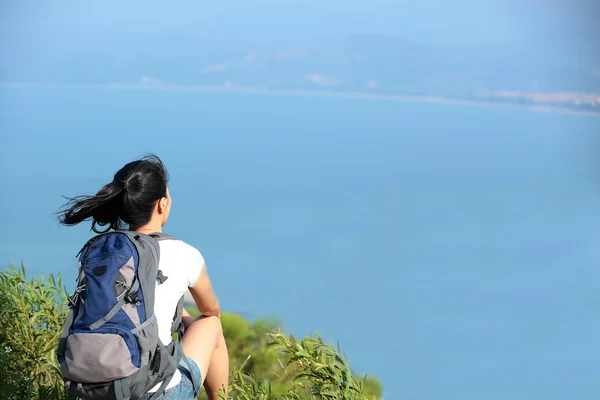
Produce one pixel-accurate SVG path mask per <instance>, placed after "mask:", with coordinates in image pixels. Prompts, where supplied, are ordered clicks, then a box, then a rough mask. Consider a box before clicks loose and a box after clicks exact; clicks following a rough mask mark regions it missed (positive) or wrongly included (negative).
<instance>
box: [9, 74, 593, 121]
mask: <svg viewBox="0 0 600 400" xmlns="http://www.w3.org/2000/svg"><path fill="white" fill-rule="evenodd" d="M8 88H48V89H51V88H81V89H84V88H89V89H104V90H106V89H108V90H164V91H181V92H202V93H247V94H271V95H284V96H308V97H335V98H345V99H362V100H381V101H398V102H414V103H440V104H456V105H466V106H478V107H492V108H513V109H522V110H530V111H538V112H549V113H560V114H573V115H585V116H592V117H600V95H598V96H597V97H596V95H590V94H578V93H518V92H499V93H497V94H496V96H497V97H495V98H493V99H492V98H486V97H480V98H477V97H475V98H470V99H464V98H453V97H445V96H436V95H408V94H400V93H398V94H394V93H390V94H385V93H369V92H350V91H341V90H316V89H271V88H269V87H266V86H236V85H231V84H227V83H226V84H224V85H181V84H168V83H163V82H160V81H159V82H152V83H145V82H143V83H120V82H115V83H63V82H0V89H8ZM498 96H499V97H498ZM566 96H572V97H576V96H580V97H582V98H585V99H590V98H591V99H592V101H593V103H592V105H593V106H594V108H596V104H598V107H597V110H590V109H578V108H576V107H570V106H561V105H556V104H547V103H548V102H549V101H548V100H544V99H550V100H552V99H561V97H566ZM523 99H527V100H528V102H527V103H522V101H523ZM539 99H542V101H540V100H539ZM596 99H597V100H596ZM559 101H560V100H559ZM596 101H597V103H596Z"/></svg>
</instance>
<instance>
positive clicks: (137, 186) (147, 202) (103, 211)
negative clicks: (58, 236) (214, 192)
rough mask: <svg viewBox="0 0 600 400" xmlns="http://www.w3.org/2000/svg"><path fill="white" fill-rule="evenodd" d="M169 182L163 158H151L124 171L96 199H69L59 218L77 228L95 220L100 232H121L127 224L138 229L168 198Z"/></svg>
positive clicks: (78, 197) (132, 164)
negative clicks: (86, 221) (162, 200)
mask: <svg viewBox="0 0 600 400" xmlns="http://www.w3.org/2000/svg"><path fill="white" fill-rule="evenodd" d="M168 181H169V176H168V173H167V170H166V168H165V166H164V165H163V163H162V161H161V160H160V158H158V157H157V156H155V155H153V154H151V155H148V156H146V157H143V158H141V159H139V160H137V161H132V162H130V163H128V164H127V165H125V166H124V167H123V168H121V169H120V170H119V171H118V172H117V173H116V174H115V176H114V178H113V181H112V182H110V183H108V184H106V185H104V187H103V188H102V189H100V190H99V191H98V193H96V194H95V195H94V196H77V197H74V198H67V199H68V200H69V202H68V203H67V204H66V205H65V208H64V209H62V210H61V211H59V212H58V219H59V221H60V223H61V224H63V225H77V224H79V223H80V222H83V221H85V220H88V219H90V218H91V219H92V220H93V222H92V230H93V231H94V232H96V233H102V232H107V231H109V230H111V229H112V230H120V229H123V227H124V224H127V225H129V229H131V230H135V229H137V228H139V227H140V226H143V225H145V224H147V223H148V222H149V221H150V219H151V218H152V211H153V210H154V206H155V205H156V202H157V201H158V200H160V199H161V198H163V197H166V195H167V183H168ZM107 225H108V227H107V228H106V229H104V230H101V229H99V228H98V226H107Z"/></svg>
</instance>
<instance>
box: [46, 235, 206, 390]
mask: <svg viewBox="0 0 600 400" xmlns="http://www.w3.org/2000/svg"><path fill="white" fill-rule="evenodd" d="M168 239H174V238H173V237H171V236H167V235H163V234H158V233H156V234H151V235H145V234H142V233H137V232H131V231H115V232H107V233H103V234H100V235H97V236H95V237H93V238H92V239H90V240H89V241H88V242H87V243H86V244H85V245H84V246H83V248H82V249H81V251H80V252H79V254H77V257H79V275H78V278H77V288H76V289H75V293H74V294H73V295H72V296H71V297H70V298H69V305H70V310H69V314H68V316H67V320H66V321H65V324H64V327H63V332H62V335H61V338H60V341H59V345H58V349H57V356H58V362H59V364H60V368H61V372H62V376H63V379H64V382H65V388H66V391H67V394H68V399H75V398H77V397H79V398H81V399H89V400H128V399H132V400H135V399H140V398H143V399H151V400H154V399H155V398H156V397H158V396H159V395H160V394H161V393H163V392H164V389H165V387H166V386H167V385H168V383H169V382H170V380H171V378H172V377H173V374H174V373H175V371H176V370H177V367H178V365H179V363H180V361H181V359H182V355H183V348H182V346H181V338H182V336H183V333H184V326H183V323H182V310H183V297H182V298H181V299H180V301H179V304H178V306H177V309H176V311H175V315H174V318H173V324H172V326H171V332H172V333H173V334H174V333H177V335H176V336H177V340H175V341H173V342H171V343H170V344H169V345H167V346H164V345H163V344H162V342H161V341H160V339H159V337H158V324H157V320H156V316H155V315H154V301H155V299H154V294H155V289H156V282H157V280H158V281H160V282H161V283H162V282H164V281H165V280H167V279H168V277H166V276H164V275H163V274H162V272H161V271H160V270H159V269H158V265H159V260H160V247H159V243H158V240H168ZM186 360H187V359H186ZM192 375H193V374H192ZM161 382H162V385H161V386H160V388H159V390H157V391H156V392H155V393H154V394H153V395H151V394H148V390H150V389H152V388H153V387H155V386H156V385H158V384H159V383H161ZM199 388H200V385H199V383H198V382H196V381H194V389H195V391H196V395H197V394H198V393H199Z"/></svg>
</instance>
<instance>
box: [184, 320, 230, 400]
mask: <svg viewBox="0 0 600 400" xmlns="http://www.w3.org/2000/svg"><path fill="white" fill-rule="evenodd" d="M183 352H184V353H185V355H186V356H188V357H189V358H191V359H192V360H194V361H195V362H196V364H198V367H200V372H201V373H202V384H203V385H204V388H205V389H206V394H207V395H208V398H209V399H210V400H218V399H219V395H218V393H219V390H221V389H225V391H227V385H228V383H229V353H228V352H227V345H226V344H225V338H223V328H222V327H221V320H219V318H217V317H204V318H200V319H197V320H196V321H194V322H192V323H191V324H190V325H189V326H188V328H187V329H186V331H185V334H184V335H183Z"/></svg>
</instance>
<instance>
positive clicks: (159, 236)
mask: <svg viewBox="0 0 600 400" xmlns="http://www.w3.org/2000/svg"><path fill="white" fill-rule="evenodd" d="M148 236H150V237H152V238H154V239H156V240H175V236H172V235H167V234H166V233H162V232H154V233H151V234H149V235H148Z"/></svg>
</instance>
